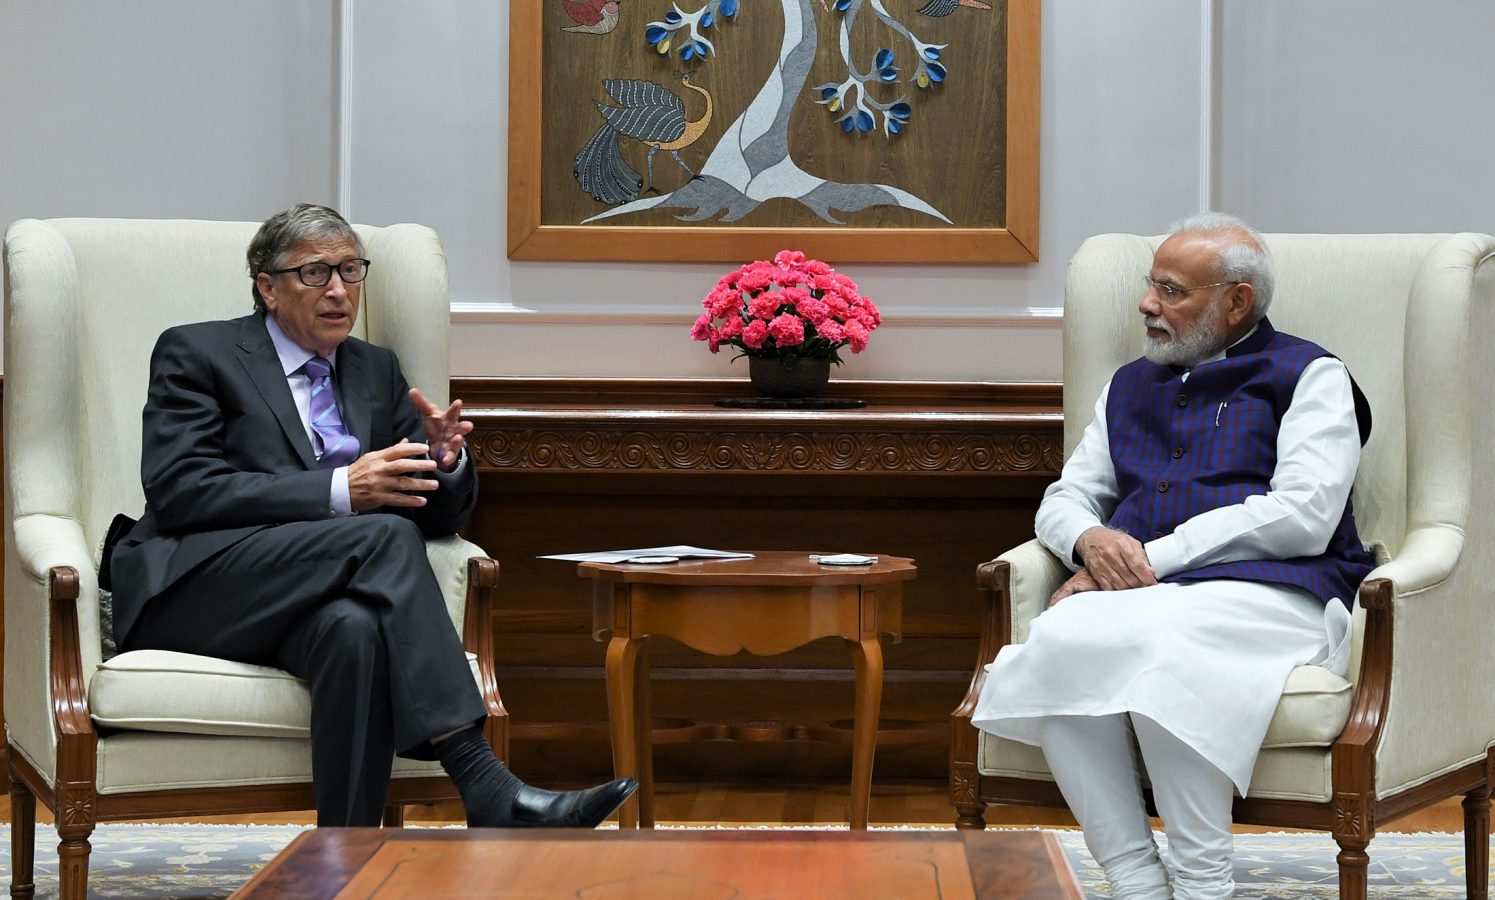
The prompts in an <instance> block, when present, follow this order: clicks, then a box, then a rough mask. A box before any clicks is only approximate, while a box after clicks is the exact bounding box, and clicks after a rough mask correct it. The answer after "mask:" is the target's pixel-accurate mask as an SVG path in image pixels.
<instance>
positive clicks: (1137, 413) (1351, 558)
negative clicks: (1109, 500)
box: [1106, 319, 1375, 606]
mask: <svg viewBox="0 0 1495 900" xmlns="http://www.w3.org/2000/svg"><path fill="white" fill-rule="evenodd" d="M1329 355H1331V354H1330V353H1329V352H1328V351H1327V350H1325V349H1324V348H1322V347H1320V346H1318V345H1317V344H1314V343H1311V342H1309V341H1305V340H1303V339H1301V338H1296V337H1293V336H1291V335H1287V334H1282V333H1280V332H1278V331H1276V330H1275V329H1273V328H1272V325H1271V323H1270V322H1269V321H1267V320H1266V319H1262V320H1261V321H1260V322H1259V323H1258V324H1257V328H1256V331H1255V333H1253V334H1252V335H1251V336H1250V337H1248V338H1246V339H1245V340H1244V341H1241V342H1240V343H1239V344H1236V345H1235V346H1234V347H1232V348H1230V350H1229V351H1227V352H1226V358H1225V359H1223V360H1218V361H1216V362H1212V363H1210V364H1208V365H1205V366H1201V367H1199V368H1197V369H1195V370H1194V372H1193V373H1192V374H1191V375H1190V376H1189V378H1188V380H1187V381H1184V380H1182V379H1181V378H1180V375H1179V373H1178V372H1176V371H1175V370H1174V369H1173V368H1172V367H1170V366H1160V365H1157V364H1156V363H1152V362H1149V361H1148V360H1147V359H1145V358H1143V359H1139V360H1136V361H1135V362H1131V363H1128V364H1127V365H1125V366H1122V367H1121V368H1120V369H1119V370H1117V372H1116V375H1115V377H1113V378H1112V379H1111V391H1110V394H1109V395H1108V396H1107V399H1106V425H1107V431H1108V434H1109V436H1110V441H1111V462H1112V463H1113V464H1114V465H1115V467H1116V481H1117V486H1118V487H1119V489H1120V494H1119V496H1120V497H1121V501H1120V503H1119V504H1117V507H1116V510H1115V512H1113V513H1112V514H1111V518H1110V521H1109V522H1108V523H1107V524H1109V525H1110V526H1111V527H1112V528H1118V529H1121V530H1122V531H1125V532H1127V533H1128V534H1130V535H1132V536H1133V537H1135V538H1137V539H1138V540H1140V541H1142V542H1143V543H1146V542H1147V541H1149V540H1152V539H1155V538H1159V537H1162V536H1163V535H1166V534H1171V533H1172V532H1173V530H1174V529H1175V528H1177V527H1178V526H1179V525H1180V524H1182V523H1183V522H1184V521H1186V520H1188V519H1190V518H1192V517H1194V516H1196V515H1198V514H1200V513H1203V512H1208V511H1209V510H1212V509H1217V508H1219V507H1222V506H1229V505H1232V504H1236V503H1240V502H1242V501H1244V500H1245V499H1246V498H1247V497H1251V496H1254V495H1258V494H1266V493H1267V492H1268V491H1269V490H1270V484H1271V479H1272V471H1273V469H1275V468H1276V466H1277V431H1278V428H1279V427H1280V425H1281V423H1282V416H1283V414H1284V413H1286V412H1287V408H1288V406H1289V404H1291V403H1292V399H1293V391H1294V389H1295V388H1296V387H1297V384H1298V378H1299V377H1300V376H1301V375H1302V374H1303V369H1304V368H1306V367H1307V366H1308V364H1309V363H1311V362H1313V361H1314V360H1316V359H1319V358H1320V357H1324V356H1329ZM1352 384H1353V382H1352ZM1354 391H1355V399H1356V413H1357V417H1358V419H1359V424H1360V441H1361V443H1362V444H1363V443H1364V442H1365V439H1366V437H1367V436H1368V435H1369V433H1370V411H1369V407H1368V406H1367V405H1366V404H1365V403H1364V398H1363V396H1362V395H1361V394H1360V389H1359V388H1358V387H1355V388H1354ZM1374 563H1375V561H1374V558H1373V557H1372V556H1371V555H1370V554H1369V553H1367V552H1366V550H1365V549H1364V547H1363V545H1362V544H1361V543H1360V538H1359V535H1358V534H1356V531H1355V517H1354V513H1353V511H1352V510H1351V504H1350V503H1349V502H1346V503H1345V508H1344V513H1343V514H1342V515H1341V516H1340V519H1339V525H1338V527H1337V528H1335V530H1334V536H1333V537H1332V538H1330V540H1329V546H1328V547H1327V548H1326V549H1325V550H1324V552H1323V553H1321V554H1319V555H1318V556H1299V557H1294V558H1292V559H1282V560H1241V561H1239V562H1228V563H1220V564H1218V565H1211V566H1204V567H1203V568H1199V569H1192V570H1190V571H1186V572H1177V573H1175V574H1173V575H1169V576H1168V577H1166V578H1164V579H1163V580H1164V581H1173V582H1189V581H1204V580H1208V579H1216V578H1235V579H1240V580H1243V581H1264V582H1270V583H1274V584H1288V585H1295V586H1297V587H1300V588H1305V589H1307V590H1308V591H1309V592H1311V593H1312V594H1313V595H1314V596H1316V597H1318V598H1319V599H1321V600H1323V601H1325V602H1328V601H1329V600H1330V599H1331V598H1335V597H1337V598H1339V599H1340V600H1341V601H1342V602H1344V604H1345V605H1346V606H1349V605H1351V604H1353V602H1354V599H1355V592H1356V590H1357V589H1358V588H1359V585H1360V582H1361V580H1363V579H1364V578H1365V576H1366V575H1367V574H1369V572H1370V570H1371V569H1372V568H1373V567H1374Z"/></svg>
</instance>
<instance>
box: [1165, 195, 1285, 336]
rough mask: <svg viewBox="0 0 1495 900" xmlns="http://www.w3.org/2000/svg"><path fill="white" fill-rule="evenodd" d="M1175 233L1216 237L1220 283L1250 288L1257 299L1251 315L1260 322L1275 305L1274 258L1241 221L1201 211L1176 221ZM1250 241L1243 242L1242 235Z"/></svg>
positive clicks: (1220, 214) (1226, 214)
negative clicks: (1241, 284)
mask: <svg viewBox="0 0 1495 900" xmlns="http://www.w3.org/2000/svg"><path fill="white" fill-rule="evenodd" d="M1168 230H1169V231H1170V232H1172V233H1173V234H1197V235H1202V236H1204V237H1211V238H1216V239H1217V240H1218V241H1219V242H1220V244H1221V247H1220V265H1219V272H1218V274H1217V276H1216V277H1218V278H1219V279H1220V280H1221V281H1239V282H1242V283H1244V284H1249V285H1251V288H1252V290H1253V291H1254V292H1255V294H1254V296H1255V297H1256V303H1255V306H1253V307H1252V315H1253V316H1255V317H1256V321H1260V320H1261V318H1262V317H1263V316H1265V315H1266V314H1267V308H1268V307H1270V306H1271V305H1272V290H1273V288H1274V287H1276V284H1277V278H1276V276H1275V275H1273V274H1272V255H1271V253H1269V252H1268V251H1267V242H1266V241H1265V240H1263V239H1262V236H1261V233H1260V232H1258V231H1257V230H1256V229H1255V228H1252V227H1251V226H1250V225H1247V224H1246V223H1245V222H1244V221H1242V220H1241V219H1239V218H1237V217H1235V216H1232V215H1230V214H1229V213H1222V212H1201V213H1195V214H1194V215H1192V216H1188V217H1186V218H1183V219H1180V220H1178V221H1177V222H1174V223H1173V225H1172V227H1171V228H1169V229H1168ZM1243 234H1244V235H1246V236H1247V237H1248V238H1250V240H1249V241H1243V240H1241V235H1243Z"/></svg>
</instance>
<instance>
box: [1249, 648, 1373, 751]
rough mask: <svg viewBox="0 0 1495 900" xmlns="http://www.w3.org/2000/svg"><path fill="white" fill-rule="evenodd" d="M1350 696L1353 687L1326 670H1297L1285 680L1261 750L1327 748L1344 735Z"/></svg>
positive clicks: (1314, 668) (1302, 668)
mask: <svg viewBox="0 0 1495 900" xmlns="http://www.w3.org/2000/svg"><path fill="white" fill-rule="evenodd" d="M1354 696H1355V690H1354V685H1352V684H1350V683H1349V682H1348V681H1346V680H1344V679H1343V678H1340V677H1339V676H1338V675H1335V674H1334V673H1333V672H1330V671H1329V670H1328V669H1325V668H1321V667H1319V666H1298V667H1297V668H1296V669H1293V671H1292V673H1291V674H1290V675H1288V676H1287V684H1286V685H1284V686H1283V688H1282V699H1281V700H1279V701H1278V702H1277V711H1276V712H1274V713H1273V714H1272V721H1271V724H1269V725H1267V736H1266V738H1265V739H1263V740H1262V742H1261V746H1262V747H1263V748H1264V749H1272V748H1274V747H1327V746H1329V745H1330V744H1332V743H1334V739H1335V738H1337V737H1339V733H1340V732H1341V731H1344V723H1345V722H1347V721H1349V718H1350V701H1351V700H1352V699H1354Z"/></svg>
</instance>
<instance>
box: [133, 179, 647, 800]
mask: <svg viewBox="0 0 1495 900" xmlns="http://www.w3.org/2000/svg"><path fill="white" fill-rule="evenodd" d="M248 257H249V273H250V276H251V278H252V279H253V294H254V301H255V312H254V313H253V314H251V315H249V316H246V317H244V318H241V319H235V320H233V321H228V322H202V323H198V324H194V325H184V326H180V327H177V328H171V329H168V330H167V331H166V332H165V333H164V334H162V335H161V338H160V340H159V341H158V342H157V344H156V349H155V352H154V353H153V355H152V358H151V383H150V391H149V395H148V398H147V400H146V405H145V413H144V432H143V446H142V452H141V477H142V480H143V482H144V487H145V496H146V510H145V513H144V515H143V517H142V518H141V520H140V522H139V523H137V524H136V525H135V527H134V528H133V529H132V530H131V531H130V532H129V533H128V534H127V535H126V536H125V537H124V539H123V540H121V541H120V542H119V543H118V545H117V546H116V547H115V549H114V551H113V558H112V580H113V584H114V588H115V592H114V597H115V600H114V602H115V631H116V634H117V637H118V640H119V644H120V646H121V647H122V648H125V649H131V650H134V649H147V648H150V649H161V650H177V651H182V652H187V653H197V654H203V655H207V656H217V657H221V658H226V659H233V660H238V661H242V662H248V663H257V664H262V665H272V666H278V667H280V668H283V669H285V670H287V671H289V672H291V673H293V674H295V675H296V676H297V677H299V678H302V679H305V680H306V682H307V683H308V685H309V687H310V691H311V698H312V722H311V738H312V777H313V781H314V786H315V792H316V798H317V822H318V824H319V825H323V826H327V825H378V824H379V821H380V817H381V813H382V810H383V805H384V797H385V791H386V787H387V784H388V781H389V773H390V766H391V762H392V757H393V756H394V754H395V753H399V754H400V755H403V756H408V757H414V758H423V759H430V758H433V757H434V758H436V759H438V760H440V761H441V764H442V766H443V767H444V768H445V769H446V771H447V773H448V774H449V775H451V777H452V779H453V781H454V782H455V783H456V785H457V788H458V790H459V792H460V793H461V795H462V801H463V805H464V807H465V809H466V813H467V822H468V824H469V825H472V826H480V825H481V826H531V825H539V826H571V827H588V828H590V827H594V826H596V825H597V824H598V823H600V822H601V821H602V820H603V819H605V818H606V817H607V816H608V815H610V814H611V813H612V812H613V811H614V810H615V809H616V808H617V807H618V806H619V805H621V804H622V803H623V801H625V800H626V799H627V798H628V797H629V796H630V795H631V794H632V793H633V791H634V790H635V789H636V787H637V785H636V783H635V782H634V781H633V780H632V779H626V778H625V779H619V780H617V781H613V782H610V783H608V784H605V785H601V786H598V787H595V788H591V789H589V790H585V791H571V792H564V793H556V792H551V791H543V790H539V789H536V788H532V787H530V786H528V785H525V784H524V783H523V782H521V781H520V780H519V779H518V778H516V777H515V776H514V775H513V774H511V773H510V772H509V771H508V770H507V769H506V768H504V766H503V764H502V763H500V762H499V761H498V760H497V759H496V758H495V757H494V755H493V752H492V750H491V748H489V746H488V743H487V741H486V740H485V739H484V737H483V734H482V731H481V729H479V728H477V727H476V725H477V724H479V723H481V721H482V720H483V718H484V716H485V715H486V713H485V710H484V708H483V705H482V701H481V699H480V697H479V694H478V692H477V688H476V686H475V685H474V683H473V679H472V675H471V672H470V670H469V668H468V665H467V661H466V657H465V655H464V653H463V650H462V645H461V643H460V641H459V639H458V637H457V634H456V632H455V631H454V630H453V629H452V627H451V622H450V620H449V619H448V618H447V614H446V608H445V605H444V603H443V601H442V597H441V591H440V589H439V587H438V585H437V582H436V578H435V576H434V574H433V573H432V571H431V568H430V565H429V563H428V562H427V560H426V554H425V547H424V538H425V537H427V536H436V535H442V534H450V533H452V532H454V531H456V530H457V529H459V528H461V527H462V525H463V524H464V523H465V522H466V520H467V516H468V514H469V513H470V512H471V510H472V508H473V505H474V503H475V502H476V499H477V479H476V476H475V475H474V473H473V466H472V463H471V461H470V460H469V458H468V456H467V453H466V451H465V448H464V442H465V437H466V435H467V434H468V433H469V432H470V431H471V430H472V425H471V423H468V422H463V421H461V420H460V418H459V413H460V410H461V401H455V402H453V403H452V404H451V406H450V407H448V408H447V409H445V410H442V409H440V408H438V407H436V406H434V405H433V404H432V403H431V402H430V401H428V400H427V399H426V398H425V397H424V396H423V395H422V394H421V393H420V391H418V390H415V389H412V388H410V387H409V386H408V385H407V384H406V382H405V378H404V376H403V375H402V374H401V373H400V365H399V361H398V360H397V359H396V358H395V356H394V354H393V353H391V352H389V351H388V350H384V349H382V348H379V347H375V346H373V345H371V344H368V343H365V342H364V341H360V340H358V339H356V338H351V337H349V333H350V332H351V330H352V328H353V323H354V321H355V319H356V318H357V316H358V302H359V292H360V289H361V283H362V281H363V278H364V276H365V274H366V273H367V272H368V268H369V266H370V265H371V262H370V260H368V259H365V258H363V248H362V244H361V242H360V241H359V239H358V235H357V234H356V233H355V232H354V231H353V229H352V227H351V226H349V225H348V223H347V222H346V221H344V219H343V218H342V217H341V216H340V215H338V214H337V213H336V212H335V211H333V210H331V209H327V208H326V207H320V206H311V205H307V204H301V205H298V206H295V207H293V208H291V209H289V210H286V211H284V212H282V213H279V214H277V215H275V216H273V217H271V218H270V219H269V220H268V221H266V222H265V223H264V225H262V226H261V227H260V230H259V232H258V233H257V234H256V235H255V237H254V239H253V241H252V242H251V243H250V245H249V252H248Z"/></svg>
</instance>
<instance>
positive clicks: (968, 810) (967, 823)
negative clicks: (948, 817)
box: [955, 803, 986, 831]
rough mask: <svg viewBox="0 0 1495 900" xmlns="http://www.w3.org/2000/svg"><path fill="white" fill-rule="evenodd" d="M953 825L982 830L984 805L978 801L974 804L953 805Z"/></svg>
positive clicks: (984, 819) (984, 813)
mask: <svg viewBox="0 0 1495 900" xmlns="http://www.w3.org/2000/svg"><path fill="white" fill-rule="evenodd" d="M955 827H956V828H958V829H969V830H973V831H980V830H982V829H983V828H985V827H986V807H985V806H984V805H982V804H979V803H978V804H977V805H975V806H964V805H962V806H957V807H955Z"/></svg>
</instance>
